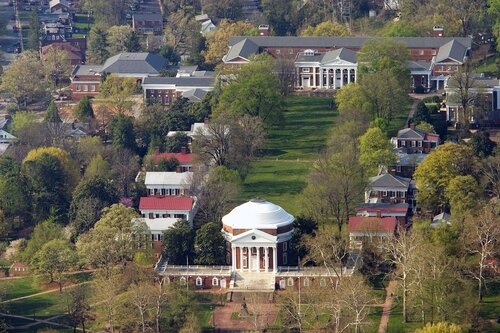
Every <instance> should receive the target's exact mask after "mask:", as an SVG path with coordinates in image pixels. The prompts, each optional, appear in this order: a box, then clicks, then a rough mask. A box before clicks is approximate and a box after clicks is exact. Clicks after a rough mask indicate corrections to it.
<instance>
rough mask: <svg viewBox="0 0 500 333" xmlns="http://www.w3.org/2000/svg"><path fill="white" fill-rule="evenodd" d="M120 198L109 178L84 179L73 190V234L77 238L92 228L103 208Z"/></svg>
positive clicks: (71, 208)
mask: <svg viewBox="0 0 500 333" xmlns="http://www.w3.org/2000/svg"><path fill="white" fill-rule="evenodd" d="M98 156H99V155H98ZM118 199H119V198H118V194H117V190H116V187H115V186H114V185H113V183H112V182H111V181H110V180H109V179H104V178H101V177H92V178H84V179H82V181H81V182H80V183H79V184H78V186H77V187H76V188H75V191H74V192H73V199H72V201H71V206H70V218H71V226H72V228H73V236H74V237H75V238H76V237H78V236H79V235H80V234H82V233H84V232H87V231H88V230H90V229H91V228H92V227H93V226H94V224H95V223H96V222H97V221H98V220H99V218H100V216H101V211H102V209H103V208H105V207H107V206H109V205H111V204H114V203H117V202H118ZM89 206H90V207H89Z"/></svg>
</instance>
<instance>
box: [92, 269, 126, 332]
mask: <svg viewBox="0 0 500 333" xmlns="http://www.w3.org/2000/svg"><path fill="white" fill-rule="evenodd" d="M93 288H94V295H95V297H96V301H99V302H102V305H103V307H104V309H105V310H104V311H105V313H106V319H107V323H108V327H109V330H110V332H111V333H114V332H115V330H114V328H115V317H116V314H117V309H118V296H119V294H120V292H121V291H122V279H121V277H120V275H119V274H118V273H113V274H111V275H109V276H106V275H104V274H99V276H98V277H96V279H94V283H93Z"/></svg>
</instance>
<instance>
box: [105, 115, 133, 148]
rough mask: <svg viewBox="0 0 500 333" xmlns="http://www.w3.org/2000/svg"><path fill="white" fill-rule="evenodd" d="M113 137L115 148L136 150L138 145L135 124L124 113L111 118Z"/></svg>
mask: <svg viewBox="0 0 500 333" xmlns="http://www.w3.org/2000/svg"><path fill="white" fill-rule="evenodd" d="M110 125H111V136H112V140H113V146H115V147H120V148H125V149H130V150H132V151H133V150H135V149H136V148H137V144H136V142H135V133H134V124H133V122H132V119H131V118H130V117H127V116H126V115H124V114H123V113H119V114H117V115H116V116H114V117H113V118H111V122H110Z"/></svg>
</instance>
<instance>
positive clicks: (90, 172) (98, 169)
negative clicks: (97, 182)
mask: <svg viewBox="0 0 500 333" xmlns="http://www.w3.org/2000/svg"><path fill="white" fill-rule="evenodd" d="M97 177H101V178H104V179H110V178H111V166H110V165H109V163H108V162H107V161H106V160H105V159H104V158H102V156H101V155H99V154H98V155H95V156H94V157H92V159H91V160H90V162H89V165H88V166H87V168H86V169H85V178H87V179H92V178H97Z"/></svg>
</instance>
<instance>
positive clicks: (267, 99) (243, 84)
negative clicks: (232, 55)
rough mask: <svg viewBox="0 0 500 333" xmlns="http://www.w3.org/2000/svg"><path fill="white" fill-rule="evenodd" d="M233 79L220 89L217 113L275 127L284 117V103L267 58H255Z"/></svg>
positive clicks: (270, 62)
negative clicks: (242, 116)
mask: <svg viewBox="0 0 500 333" xmlns="http://www.w3.org/2000/svg"><path fill="white" fill-rule="evenodd" d="M236 75H237V77H236V78H235V80H234V81H231V82H230V83H229V84H228V85H226V86H224V87H223V89H222V93H221V94H220V96H219V104H218V106H217V109H216V112H217V113H219V114H220V113H222V112H228V113H230V114H234V115H244V114H247V115H250V116H254V117H255V116H258V117H260V118H261V119H262V121H263V122H264V124H266V125H268V126H269V125H278V124H279V123H280V121H281V120H282V117H283V114H282V112H283V108H284V99H283V96H282V95H281V94H280V82H279V81H278V79H277V77H276V75H275V74H274V73H273V69H272V61H270V59H269V58H268V57H267V56H262V57H260V56H259V57H256V58H255V59H253V61H252V62H251V63H250V64H247V65H245V67H242V68H240V69H239V70H238V72H237V74H236Z"/></svg>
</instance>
